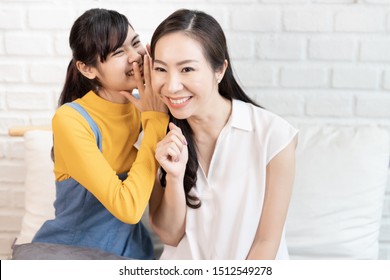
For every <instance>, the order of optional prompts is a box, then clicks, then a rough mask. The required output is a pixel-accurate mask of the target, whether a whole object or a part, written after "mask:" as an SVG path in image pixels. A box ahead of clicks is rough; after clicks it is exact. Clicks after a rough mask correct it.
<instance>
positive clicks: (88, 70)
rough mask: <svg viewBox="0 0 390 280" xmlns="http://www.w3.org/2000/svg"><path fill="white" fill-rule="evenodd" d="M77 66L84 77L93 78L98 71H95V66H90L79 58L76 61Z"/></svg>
mask: <svg viewBox="0 0 390 280" xmlns="http://www.w3.org/2000/svg"><path fill="white" fill-rule="evenodd" d="M76 67H77V69H78V70H79V71H80V73H81V74H82V75H83V76H84V77H86V78H88V79H90V80H93V79H95V78H96V73H95V68H94V67H92V66H88V65H86V64H85V63H84V62H81V61H79V60H78V61H76Z"/></svg>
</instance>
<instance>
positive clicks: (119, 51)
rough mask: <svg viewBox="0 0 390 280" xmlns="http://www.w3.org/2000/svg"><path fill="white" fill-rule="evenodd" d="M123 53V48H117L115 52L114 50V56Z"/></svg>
mask: <svg viewBox="0 0 390 280" xmlns="http://www.w3.org/2000/svg"><path fill="white" fill-rule="evenodd" d="M121 53H123V50H116V51H115V52H113V54H112V55H113V56H114V55H118V54H121Z"/></svg>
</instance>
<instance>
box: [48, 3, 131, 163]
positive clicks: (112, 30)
mask: <svg viewBox="0 0 390 280" xmlns="http://www.w3.org/2000/svg"><path fill="white" fill-rule="evenodd" d="M129 27H131V28H132V26H131V25H130V23H129V20H128V19H127V18H126V16H124V15H122V14H120V13H118V12H117V11H113V10H106V9H90V10H87V11H85V12H84V13H83V14H82V15H81V16H79V17H78V18H77V19H76V21H75V22H74V23H73V26H72V28H71V30H70V35H69V45H70V48H71V50H72V59H71V60H70V62H69V65H68V69H67V72H66V77H65V83H64V87H63V89H62V92H61V94H60V97H59V99H58V106H61V105H63V104H65V103H68V102H72V101H73V100H76V99H77V98H81V97H83V96H84V95H85V94H87V93H88V92H89V91H91V90H93V91H97V90H98V88H99V86H101V85H100V82H99V80H98V79H97V78H95V79H92V80H91V79H88V78H86V77H85V76H83V75H82V74H81V73H80V71H79V70H78V69H77V66H76V62H77V61H81V62H83V63H84V64H85V65H88V66H93V67H96V66H97V63H98V59H100V62H104V61H106V59H107V56H108V54H110V53H111V52H113V51H115V50H116V49H117V48H119V47H120V46H122V45H123V42H124V41H125V40H126V37H127V32H128V30H129ZM51 158H52V160H53V161H54V150H53V147H52V149H51Z"/></svg>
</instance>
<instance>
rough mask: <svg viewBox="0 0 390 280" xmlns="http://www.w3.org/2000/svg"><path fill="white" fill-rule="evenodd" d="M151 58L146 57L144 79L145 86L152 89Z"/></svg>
mask: <svg viewBox="0 0 390 280" xmlns="http://www.w3.org/2000/svg"><path fill="white" fill-rule="evenodd" d="M150 69H151V64H150V58H149V56H147V55H144V79H145V86H147V87H150V86H151V81H150V80H151V79H150Z"/></svg>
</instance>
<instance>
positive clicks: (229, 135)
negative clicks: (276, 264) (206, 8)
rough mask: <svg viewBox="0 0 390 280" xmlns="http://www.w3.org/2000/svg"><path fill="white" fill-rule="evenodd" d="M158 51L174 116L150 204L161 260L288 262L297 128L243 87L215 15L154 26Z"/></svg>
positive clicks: (194, 14)
mask: <svg viewBox="0 0 390 280" xmlns="http://www.w3.org/2000/svg"><path fill="white" fill-rule="evenodd" d="M151 56H152V58H153V71H152V85H153V89H154V90H155V91H156V92H158V94H160V96H161V97H162V99H163V101H164V102H165V104H166V105H167V106H168V108H169V111H170V121H171V123H170V124H169V129H170V131H169V133H168V134H167V136H166V137H165V138H164V140H162V141H161V142H160V143H159V144H158V145H157V150H156V158H157V160H158V161H159V163H160V165H161V167H162V172H161V178H160V180H157V182H156V186H155V188H154V190H153V193H152V198H151V202H150V205H151V206H150V219H151V223H152V227H153V229H154V230H155V231H156V233H157V234H158V235H159V236H160V238H161V240H162V241H163V242H164V243H165V244H166V245H165V248H164V252H163V254H162V257H161V258H162V259H275V258H277V259H280V258H288V252H287V247H286V244H285V240H284V224H285V219H286V215H287V210H288V204H289V200H290V196H291V191H292V185H293V178H294V157H295V147H296V143H297V130H296V129H295V128H293V127H292V126H291V125H290V124H289V123H287V122H286V121H285V120H283V119H282V118H280V117H279V116H277V115H275V114H273V113H271V112H269V111H266V110H264V109H263V108H261V107H259V106H257V105H256V104H255V103H254V102H252V101H251V99H250V98H249V97H248V96H247V95H246V94H245V92H244V91H243V90H242V88H241V87H240V86H239V85H238V83H237V81H236V79H235V78H234V76H233V71H232V66H231V62H230V59H229V54H228V51H227V46H226V39H225V36H224V33H223V31H222V29H221V27H220V25H219V24H218V22H217V21H216V20H215V19H214V18H213V17H211V16H210V15H207V14H206V13H203V12H199V11H191V10H178V11H176V12H174V13H173V14H172V15H170V16H169V17H168V18H167V19H165V20H164V21H163V22H162V23H161V24H160V25H159V26H158V28H157V29H156V31H155V32H154V34H153V37H152V41H151Z"/></svg>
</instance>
